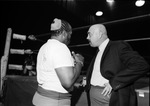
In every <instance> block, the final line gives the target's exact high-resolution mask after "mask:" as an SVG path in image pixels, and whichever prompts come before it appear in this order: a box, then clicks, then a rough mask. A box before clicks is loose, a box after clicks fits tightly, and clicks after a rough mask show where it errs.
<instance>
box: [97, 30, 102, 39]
mask: <svg viewBox="0 0 150 106" xmlns="http://www.w3.org/2000/svg"><path fill="white" fill-rule="evenodd" d="M102 34H103V33H102V32H101V31H99V32H98V38H99V39H100V38H101V37H102Z"/></svg>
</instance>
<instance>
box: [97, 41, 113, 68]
mask: <svg viewBox="0 0 150 106" xmlns="http://www.w3.org/2000/svg"><path fill="white" fill-rule="evenodd" d="M111 43H112V41H109V42H108V44H107V46H106V48H105V50H104V52H103V55H102V58H101V63H100V64H101V65H100V66H102V63H103V61H104V58H105V56H106V54H107V52H108V50H109V48H110V45H111Z"/></svg>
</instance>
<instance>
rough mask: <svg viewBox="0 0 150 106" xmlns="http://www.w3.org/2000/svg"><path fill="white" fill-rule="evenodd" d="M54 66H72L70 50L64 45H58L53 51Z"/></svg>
mask: <svg viewBox="0 0 150 106" xmlns="http://www.w3.org/2000/svg"><path fill="white" fill-rule="evenodd" d="M53 62H54V68H59V67H66V66H74V61H73V58H72V56H71V52H70V50H69V49H68V47H67V46H66V45H59V46H57V47H55V49H54V51H53Z"/></svg>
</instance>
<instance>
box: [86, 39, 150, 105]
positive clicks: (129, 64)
mask: <svg viewBox="0 0 150 106" xmlns="http://www.w3.org/2000/svg"><path fill="white" fill-rule="evenodd" d="M94 60H95V57H94V59H93V60H92V62H91V64H90V66H89V68H88V72H87V85H86V91H89V89H90V79H91V74H92V70H93V64H94ZM100 66H101V67H100V71H101V74H102V76H103V77H105V78H106V79H108V80H109V83H110V85H111V86H112V88H113V90H112V94H111V98H110V103H109V104H110V105H109V106H136V105H137V100H136V93H135V89H134V86H133V85H134V82H135V81H136V80H137V79H139V78H140V77H142V76H143V75H144V74H146V73H147V72H148V71H149V65H148V64H147V62H146V61H145V59H144V58H143V57H141V56H140V55H139V54H138V53H137V52H136V51H133V50H132V48H131V46H130V45H129V44H128V43H126V42H123V41H109V43H108V45H107V46H106V48H105V50H104V53H103V55H102V59H101V65H100Z"/></svg>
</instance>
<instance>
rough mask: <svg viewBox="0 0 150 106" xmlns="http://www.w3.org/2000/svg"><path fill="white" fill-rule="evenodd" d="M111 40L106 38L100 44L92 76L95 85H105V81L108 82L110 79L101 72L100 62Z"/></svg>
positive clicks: (92, 82)
mask: <svg viewBox="0 0 150 106" xmlns="http://www.w3.org/2000/svg"><path fill="white" fill-rule="evenodd" d="M108 42H109V39H106V40H105V41H104V42H103V43H102V44H101V45H100V46H99V52H98V53H97V56H96V59H95V62H94V67H93V72H92V77H91V84H92V85H94V86H104V84H105V83H108V80H107V79H105V78H104V77H103V76H102V75H101V72H100V62H101V57H102V54H103V52H104V50H105V48H106V46H107V44H108Z"/></svg>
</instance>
